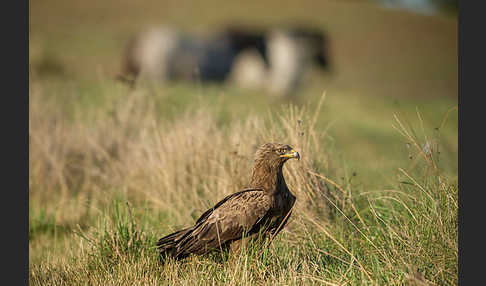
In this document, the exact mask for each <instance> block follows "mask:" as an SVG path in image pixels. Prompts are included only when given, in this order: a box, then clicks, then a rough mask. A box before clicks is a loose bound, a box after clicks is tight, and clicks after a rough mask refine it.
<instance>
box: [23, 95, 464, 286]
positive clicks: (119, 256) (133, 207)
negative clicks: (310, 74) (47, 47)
mask: <svg viewBox="0 0 486 286" xmlns="http://www.w3.org/2000/svg"><path fill="white" fill-rule="evenodd" d="M323 100H325V97H324V96H323V97H322V98H321V101H320V102H319V107H320V106H321V105H320V104H321V103H322V101H323ZM319 107H318V108H316V111H315V112H309V111H308V110H306V109H305V108H297V107H295V106H292V105H289V106H286V107H284V108H282V109H281V112H280V114H282V115H281V116H280V115H275V116H272V115H268V116H267V117H260V116H257V115H249V116H248V117H247V118H244V119H241V120H231V121H230V122H227V123H226V124H223V125H222V124H220V123H218V120H216V119H215V117H214V115H213V114H212V113H211V112H209V109H208V108H207V107H205V106H201V105H198V108H197V109H189V110H192V111H194V112H190V111H188V112H186V113H184V114H182V115H180V116H178V117H177V118H175V119H174V120H163V119H161V117H160V116H159V115H158V112H157V108H156V103H155V99H154V95H153V94H150V93H148V92H144V91H143V90H139V91H133V92H125V93H123V94H120V95H119V96H118V97H116V98H114V99H113V100H111V101H108V102H105V103H104V104H102V105H100V106H98V107H97V108H91V109H86V108H82V107H81V106H80V103H79V101H76V100H69V99H66V100H65V101H62V100H59V98H56V97H52V96H51V97H50V96H47V95H46V94H44V93H43V90H42V89H41V88H36V89H33V90H32V91H31V96H30V103H29V108H30V117H29V153H30V159H29V170H30V174H29V195H30V198H29V203H30V220H29V222H30V232H29V240H30V242H29V246H30V274H29V280H30V283H31V284H32V285H47V284H55V285H64V284H67V285H86V284H88V285H159V284H161V285H201V284H218V285H222V284H225V285H255V284H258V285H260V284H265V285H275V284H278V285H295V284H299V285H300V284H302V283H304V284H311V285H312V284H325V285H344V284H346V285H363V284H370V285H403V284H409V285H413V284H415V285H429V284H430V285H434V284H435V285H454V284H456V283H457V183H456V182H454V181H452V180H449V179H448V178H447V177H446V176H444V175H443V174H442V173H441V170H440V168H439V167H438V165H437V158H438V157H437V156H438V152H437V150H438V149H437V148H438V146H439V144H440V142H439V141H437V142H436V143H437V144H436V145H432V146H429V147H428V148H426V149H424V148H422V146H424V145H423V143H424V141H422V140H426V139H427V138H425V139H423V138H422V137H421V136H417V135H415V133H414V132H413V129H412V128H410V127H407V126H405V125H404V123H402V122H401V120H400V118H399V117H396V123H395V126H396V128H397V130H398V132H399V133H401V134H402V135H403V136H404V138H405V140H406V141H408V142H410V148H411V149H412V150H415V153H417V154H418V156H417V157H418V158H419V161H418V162H417V164H418V166H419V167H416V168H414V169H413V170H414V171H413V172H410V171H408V170H406V169H400V173H399V177H398V178H397V180H396V184H395V188H393V189H386V190H377V191H369V190H363V189H360V188H359V187H356V186H355V184H354V183H353V182H352V180H351V179H352V177H353V175H350V176H349V177H347V178H345V180H344V181H343V182H345V183H344V184H343V183H341V181H338V180H337V179H336V178H332V177H330V174H333V172H334V170H332V169H331V167H330V165H329V164H328V163H329V154H328V153H327V151H326V146H325V145H324V144H323V142H325V141H324V140H323V137H325V136H327V134H326V132H324V130H320V129H318V128H317V127H316V121H317V118H318V114H319V112H320V108H319ZM444 122H445V121H444ZM267 141H278V142H285V143H288V144H291V145H292V146H293V147H295V149H296V150H298V151H299V153H300V154H301V156H302V159H301V160H300V161H299V162H297V161H295V162H290V163H288V164H287V165H286V167H285V168H284V172H285V176H286V178H287V183H288V185H289V187H290V188H291V190H292V191H293V192H294V193H295V194H296V196H297V208H296V210H295V211H294V214H293V217H292V218H291V220H290V222H289V225H288V227H287V228H286V229H285V230H284V231H283V232H282V234H281V235H280V236H279V237H278V238H277V239H276V241H275V242H274V244H272V246H271V247H270V248H269V249H268V250H266V251H263V252H259V251H257V250H256V249H255V248H254V247H252V246H249V247H248V249H247V251H246V253H245V254H244V255H242V256H240V257H238V258H237V259H236V260H231V259H228V257H227V254H224V255H223V256H222V257H221V256H218V255H213V254H211V255H207V256H203V257H191V258H189V259H187V260H185V261H179V262H176V261H169V262H168V263H167V264H165V265H161V264H160V263H159V261H158V259H157V252H156V250H155V249H154V244H155V241H156V239H157V238H158V237H160V236H162V235H165V234H167V233H169V232H170V231H172V230H174V229H175V228H177V227H179V226H185V225H188V224H191V223H193V221H194V219H196V218H197V217H198V216H199V215H200V214H201V213H202V212H203V211H204V210H205V209H207V208H208V207H210V206H212V205H213V204H214V203H215V202H217V201H218V200H219V199H221V198H223V197H224V196H225V195H227V194H229V193H232V192H235V191H237V190H239V189H241V188H243V187H244V186H245V184H246V183H247V181H248V179H249V173H250V168H251V164H252V159H253V154H254V152H255V150H256V148H257V147H258V146H259V145H260V144H262V143H263V142H267ZM427 142H428V141H427ZM424 150H425V151H424ZM412 153H414V152H412ZM415 153H414V154H415Z"/></svg>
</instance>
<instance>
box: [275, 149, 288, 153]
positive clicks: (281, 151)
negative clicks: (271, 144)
mask: <svg viewBox="0 0 486 286" xmlns="http://www.w3.org/2000/svg"><path fill="white" fill-rule="evenodd" d="M286 151H287V149H285V148H280V149H278V150H277V152H278V153H279V154H284V153H285V152H286Z"/></svg>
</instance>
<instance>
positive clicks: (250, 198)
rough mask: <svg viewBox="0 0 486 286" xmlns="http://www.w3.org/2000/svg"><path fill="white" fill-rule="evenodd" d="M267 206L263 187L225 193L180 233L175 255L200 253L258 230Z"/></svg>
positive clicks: (266, 213)
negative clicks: (193, 224)
mask: <svg viewBox="0 0 486 286" xmlns="http://www.w3.org/2000/svg"><path fill="white" fill-rule="evenodd" d="M270 207H271V202H270V198H269V197H268V195H266V194H265V193H264V192H263V190H259V189H247V190H244V191H241V192H238V193H234V194H232V195H229V196H227V197H226V198H224V199H223V200H221V201H220V202H219V203H217V204H216V205H215V206H214V207H212V208H211V209H209V210H207V211H206V212H205V213H203V214H202V215H201V217H200V218H199V219H198V220H197V222H196V225H195V226H194V227H192V228H190V229H187V230H185V231H184V232H183V233H180V234H182V235H180V236H178V239H177V241H175V253H174V254H175V256H176V257H183V256H186V255H188V254H190V253H197V254H201V253H204V252H206V251H208V250H210V249H214V248H218V247H220V246H222V245H223V244H225V243H226V242H229V241H232V240H235V239H239V238H241V237H242V236H243V235H244V234H248V235H249V234H252V233H255V232H258V230H259V229H260V227H261V226H263V224H264V223H265V221H266V220H267V218H268V217H269V215H270V214H269V210H270Z"/></svg>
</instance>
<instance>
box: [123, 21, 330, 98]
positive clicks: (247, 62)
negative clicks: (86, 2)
mask: <svg viewBox="0 0 486 286" xmlns="http://www.w3.org/2000/svg"><path fill="white" fill-rule="evenodd" d="M326 45H327V43H326V37H325V35H324V34H323V33H322V32H321V31H318V30H312V29H309V28H304V27H291V28H284V29H268V30H261V29H260V30H258V29H249V28H242V27H228V28H226V29H224V30H223V31H220V32H218V33H214V34H212V35H210V36H207V37H203V36H200V35H193V34H188V33H183V32H180V31H177V30H174V29H170V28H167V27H160V28H152V29H149V30H147V31H144V32H142V33H140V34H138V35H136V36H135V37H134V38H133V39H132V40H131V41H129V43H128V45H127V48H126V53H125V55H124V63H123V71H122V74H121V75H120V76H119V79H122V80H124V81H127V82H129V83H131V84H134V83H135V81H138V80H149V81H157V82H165V81H193V82H194V81H198V82H202V83H205V82H221V83H223V82H231V83H234V84H236V85H239V86H241V87H246V88H265V89H268V90H269V91H270V92H271V93H272V94H279V95H285V94H290V93H293V92H295V91H296V90H297V88H298V87H299V86H300V84H301V81H302V78H303V76H304V75H305V73H306V72H307V71H308V70H309V69H310V67H312V66H317V67H320V68H326V69H328V68H329V63H328V55H327V53H326Z"/></svg>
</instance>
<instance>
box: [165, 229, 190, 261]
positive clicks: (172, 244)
mask: <svg viewBox="0 0 486 286" xmlns="http://www.w3.org/2000/svg"><path fill="white" fill-rule="evenodd" d="M191 230H192V228H191V227H190V228H185V229H182V230H179V231H176V232H174V233H171V234H169V235H167V236H164V237H162V238H161V239H159V241H158V242H157V248H158V249H159V252H160V256H161V258H163V257H166V256H172V257H174V258H178V257H176V255H177V244H178V242H179V241H180V240H181V238H183V237H184V236H185V235H186V234H187V233H188V232H190V231H191Z"/></svg>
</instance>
